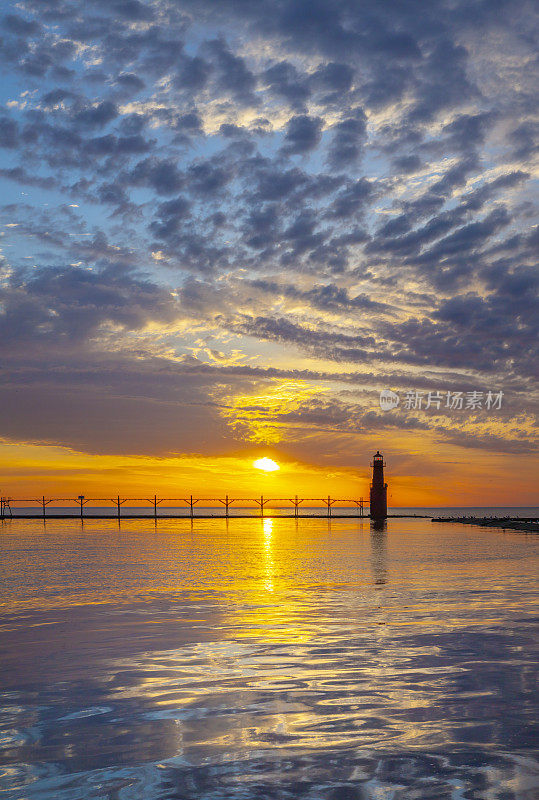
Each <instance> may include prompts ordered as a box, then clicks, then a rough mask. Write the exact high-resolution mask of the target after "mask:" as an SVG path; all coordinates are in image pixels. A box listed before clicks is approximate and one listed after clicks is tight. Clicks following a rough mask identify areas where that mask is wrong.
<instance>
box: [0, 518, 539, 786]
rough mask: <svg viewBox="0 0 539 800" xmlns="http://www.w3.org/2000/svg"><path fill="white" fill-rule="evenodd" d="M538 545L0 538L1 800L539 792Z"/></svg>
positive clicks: (147, 527) (234, 537) (427, 526)
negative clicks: (537, 725) (538, 680)
mask: <svg viewBox="0 0 539 800" xmlns="http://www.w3.org/2000/svg"><path fill="white" fill-rule="evenodd" d="M538 545H539V539H538V538H537V537H536V536H532V535H528V534H523V533H519V532H514V531H507V532H505V533H504V532H503V531H502V530H501V529H496V528H494V529H483V528H479V527H472V526H464V525H457V524H452V523H433V522H431V521H430V520H428V519H390V520H388V522H387V525H385V526H384V525H383V526H376V525H374V524H371V523H370V521H369V520H364V521H359V520H333V521H331V522H330V521H327V520H323V519H300V520H293V519H269V518H267V519H264V520H260V519H236V520H230V521H228V522H227V521H225V520H223V519H214V520H195V521H194V522H193V523H191V522H190V521H189V520H183V519H182V520H161V521H158V522H157V523H156V524H154V523H153V521H149V520H138V521H125V522H122V523H121V524H118V523H117V522H114V521H104V520H101V521H100V520H91V521H86V522H84V523H83V524H81V523H79V522H76V521H72V520H65V521H58V520H56V521H50V522H47V523H46V524H43V523H40V522H36V521H31V520H14V521H12V522H9V521H7V522H4V523H2V525H1V526H0V547H1V554H2V563H1V566H0V583H1V600H2V606H1V608H0V625H1V640H0V646H1V654H0V659H1V670H2V673H1V684H2V691H1V700H0V706H1V708H0V797H2V798H8V799H9V800H15V798H16V799H17V800H23V798H24V800H26V799H28V800H30V799H31V800H34V799H36V800H37V798H40V799H42V800H45V799H46V800H79V799H80V800H105V798H106V799H107V800H108V799H109V798H110V800H135V798H136V799H137V800H158V799H159V800H161V798H163V800H164V799H165V798H181V800H190V799H191V798H211V800H218V799H220V798H223V800H224V798H227V800H228V798H231V799H232V800H235V799H236V798H242V800H243V799H245V800H251V799H252V798H260V800H268V799H271V798H291V799H292V798H293V799H294V800H295V798H302V799H303V800H367V798H372V799H373V800H414V798H418V799H419V798H420V799H421V800H424V799H426V800H429V799H432V800H440V799H443V798H451V799H452V800H474V799H477V798H485V799H486V800H490V799H493V800H494V799H497V800H510V799H511V798H518V799H519V800H520V799H522V800H532V798H536V797H537V791H538V785H539V783H538V772H537V760H536V759H535V758H534V755H536V754H537V750H534V746H536V744H537V739H534V733H535V734H536V731H537V728H534V723H535V722H536V720H537V703H536V695H535V694H534V692H535V688H536V685H535V682H536V677H537V670H536V664H537V651H536V649H535V650H534V641H535V643H537V625H536V620H537V597H538V579H537V576H538V549H539V548H538Z"/></svg>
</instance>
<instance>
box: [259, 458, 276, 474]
mask: <svg viewBox="0 0 539 800" xmlns="http://www.w3.org/2000/svg"><path fill="white" fill-rule="evenodd" d="M253 467H256V469H263V470H264V471H265V472H275V470H276V469H281V468H280V466H279V465H278V464H277V463H276V462H275V461H273V459H271V458H259V459H257V460H256V461H253Z"/></svg>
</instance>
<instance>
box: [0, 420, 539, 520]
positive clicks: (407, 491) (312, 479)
mask: <svg viewBox="0 0 539 800" xmlns="http://www.w3.org/2000/svg"><path fill="white" fill-rule="evenodd" d="M407 438H408V441H406V439H407ZM428 438H429V437H424V438H423V439H422V440H421V441H418V440H417V439H415V440H414V436H413V435H410V434H408V436H406V435H403V434H399V436H398V437H394V440H393V441H391V440H390V439H389V438H388V441H387V442H385V443H384V442H380V443H379V446H380V448H381V449H382V450H383V452H384V455H385V458H386V462H387V467H386V480H387V481H388V484H389V490H388V492H389V494H388V499H389V504H390V505H392V506H407V505H408V506H437V505H439V506H448V505H468V506H478V505H487V506H488V505H495V506H504V505H508V506H510V505H533V503H534V502H536V500H535V498H536V489H537V482H536V479H535V473H534V467H535V463H534V460H533V458H531V457H530V456H511V457H508V456H500V455H496V456H492V455H491V454H483V455H482V457H481V458H475V459H474V461H473V462H472V463H470V460H469V457H468V453H467V451H466V450H465V448H459V447H456V446H453V447H451V448H448V446H446V447H445V449H444V460H443V461H438V460H437V459H436V457H435V455H433V452H435V451H433V449H431V447H429V442H428ZM418 445H420V446H419V447H418ZM377 446H378V444H376V445H375V444H370V445H369V443H368V441H365V440H364V441H363V442H358V447H361V448H362V450H361V452H362V457H361V458H360V459H359V460H360V461H361V462H363V463H362V466H359V467H358V468H357V469H353V468H342V467H341V468H339V467H338V466H335V465H329V464H328V465H326V466H324V467H322V466H316V465H313V464H309V463H305V462H304V463H301V462H298V461H294V460H290V459H289V458H288V457H287V456H286V454H285V453H283V452H281V451H280V450H279V447H278V446H273V447H267V446H266V447H265V446H258V447H253V448H252V449H250V450H247V451H246V452H245V453H242V454H238V455H230V456H223V457H207V456H206V457H204V456H183V457H182V456H178V457H173V456H170V457H163V458H155V457H148V456H116V455H90V454H85V453H81V452H77V451H75V450H72V449H69V448H64V447H57V446H45V445H32V444H20V443H19V444H7V443H4V444H1V445H0V456H1V464H2V467H1V469H0V490H1V493H2V494H3V495H10V496H13V497H18V498H29V499H30V498H34V497H35V498H39V497H41V496H42V495H43V494H44V495H46V496H47V497H59V498H68V497H77V496H78V495H79V494H84V495H85V496H87V497H96V498H102V497H110V498H111V499H112V498H114V497H116V496H117V495H118V494H120V495H121V496H122V497H133V498H146V497H147V498H151V497H153V495H154V493H157V494H158V496H160V497H169V498H176V497H188V496H189V495H190V494H191V493H192V494H193V495H194V496H198V497H224V496H225V494H229V495H230V497H255V496H257V497H258V496H259V495H260V494H263V495H265V496H266V497H279V498H281V497H286V498H288V497H293V496H294V495H295V494H298V495H299V496H300V497H302V496H303V497H310V498H314V497H324V496H327V495H328V494H329V495H331V496H332V497H338V498H342V499H359V498H360V497H364V498H365V499H367V498H368V487H369V480H370V469H369V463H370V459H371V456H372V453H373V452H374V451H375V450H376V447H377ZM407 447H409V448H410V450H409V451H407V450H406V448H407ZM363 448H364V449H363ZM263 456H268V457H270V458H272V459H274V460H275V461H276V462H277V463H278V464H279V465H280V469H279V470H278V471H275V472H263V471H261V470H258V469H256V468H255V467H254V466H253V461H254V460H256V459H257V458H260V457H263Z"/></svg>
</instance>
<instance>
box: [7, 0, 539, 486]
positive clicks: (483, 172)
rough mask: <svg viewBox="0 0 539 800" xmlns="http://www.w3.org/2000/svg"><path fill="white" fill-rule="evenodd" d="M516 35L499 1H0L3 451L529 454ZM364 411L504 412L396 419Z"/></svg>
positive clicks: (527, 208)
mask: <svg viewBox="0 0 539 800" xmlns="http://www.w3.org/2000/svg"><path fill="white" fill-rule="evenodd" d="M536 26H537V18H536V14H535V11H534V5H533V4H532V3H527V2H521V1H520V0H519V1H518V2H514V0H513V1H512V2H503V1H502V0H499V1H497V2H493V1H492V0H489V2H477V1H475V2H446V1H444V0H436V1H435V2H432V3H428V4H425V3H423V2H413V1H410V2H398V3H397V2H385V3H380V2H361V3H358V2H357V1H356V2H351V1H350V0H336V1H335V2H329V0H316V2H306V0H302V1H300V0H271V2H270V0H260V1H259V2H252V0H251V2H243V1H242V0H235V2H232V1H231V0H230V1H229V0H224V1H223V2H220V3H217V4H216V3H213V2H209V0H208V1H204V0H185V1H183V0H177V1H175V2H172V1H171V0H151V1H149V2H142V1H141V2H139V0H117V2H107V3H105V2H101V1H100V0H90V1H89V2H78V0H70V2H67V1H65V2H64V1H63V0H40V1H39V2H38V0H21V2H18V3H3V4H2V37H1V40H0V54H1V65H2V87H1V90H0V106H1V109H0V145H1V148H0V189H1V192H2V206H1V222H2V226H1V231H0V232H1V239H0V242H1V252H2V261H1V262H0V270H1V271H0V336H2V339H3V341H4V348H3V353H4V355H3V357H2V362H3V363H2V369H3V370H4V377H3V381H2V388H1V389H0V393H2V394H3V398H4V399H3V402H4V403H5V407H6V408H8V409H9V413H8V414H5V415H4V418H3V420H2V425H3V426H4V429H3V430H2V431H0V435H1V436H3V437H4V441H5V442H6V443H12V442H26V443H28V442H32V443H37V444H40V445H43V446H44V447H46V446H61V447H68V448H72V449H74V450H75V451H77V452H82V453H89V454H92V453H94V454H100V453H101V454H102V453H106V454H108V455H111V456H114V455H152V456H158V457H167V456H170V455H171V454H175V455H177V454H180V455H182V457H186V458H188V457H190V456H192V455H193V454H195V453H197V452H198V451H197V446H196V444H194V440H196V437H195V436H192V435H191V433H192V432H194V431H200V430H203V431H205V432H210V434H211V435H209V438H208V444H207V445H205V448H206V450H205V453H206V454H207V455H215V454H220V455H227V456H228V455H230V454H232V453H243V452H251V450H252V449H253V448H260V447H263V446H267V447H268V448H272V452H274V451H278V454H279V455H280V456H281V457H282V458H284V459H293V460H294V461H295V462H297V463H321V462H323V463H328V464H332V465H334V466H336V467H343V468H344V467H346V468H348V467H349V468H352V467H356V466H357V465H358V463H360V462H362V460H363V458H364V453H365V452H369V450H370V448H371V446H373V445H376V447H378V446H379V444H380V442H382V443H386V444H387V447H389V448H390V449H391V448H392V449H393V453H394V459H395V463H397V464H401V465H402V468H403V470H404V469H406V467H407V466H409V463H408V453H409V452H410V448H413V446H414V441H415V442H417V443H419V442H420V441H421V442H423V443H425V442H427V441H428V446H429V448H430V449H431V450H432V449H433V448H434V449H435V450H436V452H441V453H442V454H443V453H444V452H446V450H444V448H447V459H446V460H450V459H451V458H453V456H454V452H453V450H452V448H458V449H459V450H458V452H459V453H460V454H461V455H462V453H463V452H464V453H470V454H471V456H470V458H471V459H472V463H473V459H474V458H477V459H479V461H480V462H481V463H484V459H485V458H486V457H488V456H489V454H493V453H494V454H496V458H497V457H498V456H499V457H500V458H507V459H509V461H507V464H509V463H513V462H512V461H511V462H510V460H511V459H514V458H517V457H518V456H519V454H520V455H522V456H523V457H525V458H528V457H529V456H530V454H531V453H532V452H533V447H534V442H535V436H536V433H535V432H536V427H535V425H536V409H537V406H536V394H535V383H534V380H535V376H536V365H537V360H536V350H535V348H536V341H537V311H536V309H537V304H536V294H535V293H536V287H537V271H536V254H537V219H536V205H535V199H536V193H537V184H536V175H537V150H536V137H537V103H536V90H537V79H536V62H537V55H536V53H537V49H536V41H537V38H536ZM290 381H292V383H290ZM386 387H389V388H392V389H394V390H395V391H397V392H401V393H404V392H405V391H406V390H409V389H417V390H418V391H422V392H426V393H428V391H433V390H438V389H440V390H442V389H443V390H444V391H446V392H447V391H459V390H461V391H465V392H466V391H471V390H476V389H477V390H481V391H484V392H486V391H488V390H489V389H492V390H494V389H496V390H503V391H504V397H505V401H504V405H503V407H502V409H500V410H499V413H498V414H497V416H493V414H492V413H489V414H487V413H486V412H485V411H484V410H483V411H482V412H481V413H477V414H475V415H470V414H468V415H467V416H463V415H461V416H458V415H455V414H450V413H449V412H447V411H444V410H443V409H442V410H441V411H440V410H439V409H438V410H437V411H440V413H433V411H432V409H431V410H430V411H429V412H428V413H427V412H425V411H424V410H423V409H418V410H416V411H413V410H412V411H404V410H402V408H401V409H399V410H398V411H395V412H391V415H389V416H388V414H387V413H383V412H382V411H381V410H380V407H379V405H378V399H377V398H378V396H379V392H380V390H381V389H383V388H386ZM59 391H61V392H63V395H62V396H63V397H67V396H68V397H69V403H67V405H65V404H64V403H63V402H61V401H60V400H59V397H58V392H59ZM22 395H24V402H19V400H20V397H21V396H22ZM275 396H279V397H280V398H281V400H282V403H281V405H280V406H279V405H275V404H272V403H271V402H269V401H268V398H274V397H275ZM249 398H251V399H250V400H249ZM264 398H266V399H264ZM283 398H284V399H283ZM89 403H90V405H91V407H92V409H93V410H94V412H95V414H93V415H90V417H91V418H90V417H89V416H88V412H87V409H88V404H89ZM268 403H269V405H270V406H271V408H272V409H273V410H272V411H271V413H270V412H269V411H268ZM253 409H255V411H253ZM256 409H258V410H257V411H256ZM253 414H254V415H255V417H256V419H258V425H257V424H255V422H254V417H253ZM257 414H258V416H256V415H257ZM84 415H86V416H85V419H86V423H85V424H83V425H81V424H80V419H81V416H84ZM126 415H127V417H126ZM105 417H106V418H109V419H112V420H114V419H119V418H121V419H126V420H128V422H129V425H130V430H131V435H127V434H125V435H124V434H122V435H121V436H120V435H118V436H116V434H115V426H114V425H113V424H110V425H108V424H107V425H105V426H104V427H103V426H101V425H100V424H99V420H101V419H103V418H105ZM164 419H166V426H165V423H164V422H163V420H164ZM175 420H177V422H178V424H175V423H174V421H175ZM260 420H263V422H260ZM180 421H181V423H182V424H179V423H180ZM165 427H166V428H167V430H168V432H167V430H165ZM186 430H187V431H188V433H187V434H186ZM171 431H172V432H171ZM414 437H415V439H414ZM418 446H419V445H418ZM376 447H375V449H376ZM459 457H460V456H459Z"/></svg>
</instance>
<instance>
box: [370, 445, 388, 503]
mask: <svg viewBox="0 0 539 800" xmlns="http://www.w3.org/2000/svg"><path fill="white" fill-rule="evenodd" d="M384 466H385V465H384V457H383V455H382V454H381V453H380V451H379V450H377V451H376V453H375V454H374V455H373V457H372V464H371V467H372V483H371V497H370V516H371V519H385V518H386V517H387V483H384Z"/></svg>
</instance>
